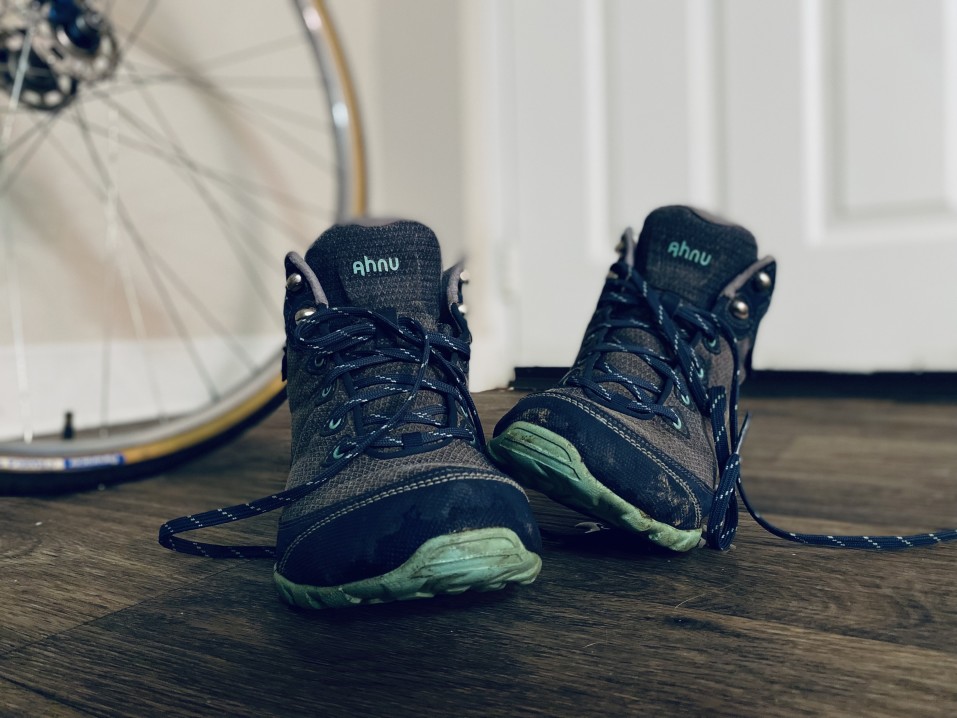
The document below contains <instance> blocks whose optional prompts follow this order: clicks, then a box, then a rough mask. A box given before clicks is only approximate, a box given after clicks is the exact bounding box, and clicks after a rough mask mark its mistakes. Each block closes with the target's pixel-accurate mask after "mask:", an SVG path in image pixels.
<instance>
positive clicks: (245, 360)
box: [51, 140, 255, 372]
mask: <svg viewBox="0 0 957 718" xmlns="http://www.w3.org/2000/svg"><path fill="white" fill-rule="evenodd" d="M51 146H52V147H53V148H54V149H56V150H57V152H58V153H59V154H60V156H61V157H62V158H63V159H64V161H65V162H66V164H67V165H68V166H69V167H70V169H72V170H73V171H74V172H75V173H76V174H77V175H78V176H79V177H80V179H81V180H82V181H83V185H84V186H85V187H86V188H87V189H88V190H89V191H90V192H92V193H93V195H94V196H95V197H96V198H97V200H98V201H101V202H102V201H104V200H105V195H104V193H103V190H102V188H101V187H100V186H99V185H98V184H97V183H96V181H95V180H93V179H92V178H91V177H90V176H89V175H88V174H87V173H86V172H85V171H84V170H83V168H82V167H80V166H79V165H78V164H77V162H76V160H74V159H73V158H72V157H71V156H70V155H69V153H68V152H67V150H66V148H65V147H64V146H63V145H62V144H61V143H59V142H58V141H56V140H54V141H52V142H51ZM94 151H95V148H94ZM94 164H97V163H96V162H94ZM117 215H118V217H119V219H120V224H121V225H122V226H123V229H125V230H126V231H127V232H128V233H129V235H130V236H131V238H133V239H134V240H135V241H134V246H135V248H136V249H137V252H138V254H139V255H140V259H141V261H142V262H143V264H144V265H145V266H146V267H147V269H148V271H151V270H152V269H153V268H154V267H158V268H159V270H160V272H161V273H162V275H163V276H165V278H166V281H167V282H169V283H170V284H171V285H172V286H173V288H174V289H176V291H177V292H178V293H179V295H180V296H181V297H182V298H183V301H185V302H186V303H187V304H188V305H189V306H190V307H191V308H192V310H193V311H194V312H196V316H197V317H199V318H200V319H202V320H203V322H204V323H205V324H206V326H207V328H209V329H210V330H212V332H213V333H214V334H216V335H217V336H219V337H220V338H221V339H222V340H223V341H224V342H225V343H226V344H227V346H229V347H230V349H231V350H232V352H233V355H234V356H235V357H236V359H237V360H239V361H240V362H241V363H242V364H243V365H244V366H245V367H246V368H247V369H248V370H249V371H250V372H252V371H253V370H254V369H255V362H254V361H253V360H252V358H251V357H250V356H249V354H248V353H247V352H246V350H245V349H244V348H243V346H242V344H240V342H239V340H238V339H237V338H236V336H235V334H234V333H232V332H230V331H229V330H228V329H227V328H226V327H225V326H224V325H223V324H222V323H221V322H219V321H218V320H217V319H216V317H215V315H214V313H213V312H212V311H211V310H210V309H209V308H208V307H207V306H206V305H205V304H204V303H203V302H202V300H201V299H199V298H198V297H197V296H196V294H195V293H194V292H193V291H191V290H190V288H189V286H188V284H187V283H186V282H185V281H184V280H183V279H182V278H181V277H179V275H178V274H177V273H176V271H175V270H174V269H173V268H172V267H171V266H170V265H169V264H168V263H167V262H166V260H165V259H163V257H162V256H161V255H158V254H153V253H152V252H151V251H150V250H149V246H148V244H147V243H146V241H145V240H144V239H143V235H142V233H141V232H140V231H139V230H138V229H137V228H136V226H135V224H134V223H133V221H132V219H131V218H130V216H129V213H128V211H127V210H126V207H125V206H124V202H123V200H122V198H120V199H119V200H118V201H117ZM154 276H155V277H159V275H158V274H156V275H153V274H151V280H152V278H153V277H154ZM154 286H155V283H154ZM165 291H166V290H165V287H164V289H162V290H160V289H157V293H158V294H164V293H165ZM164 309H166V310H167V314H168V316H169V318H170V321H171V323H173V324H174V325H175V323H176V320H175V319H173V317H172V315H171V314H170V313H169V311H168V307H164ZM174 310H175V307H174Z"/></svg>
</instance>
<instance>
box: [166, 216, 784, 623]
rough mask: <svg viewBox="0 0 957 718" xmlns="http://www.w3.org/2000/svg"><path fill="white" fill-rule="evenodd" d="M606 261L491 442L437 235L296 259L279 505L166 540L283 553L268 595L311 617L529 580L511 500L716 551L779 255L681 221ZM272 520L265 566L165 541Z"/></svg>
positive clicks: (726, 539) (647, 232)
mask: <svg viewBox="0 0 957 718" xmlns="http://www.w3.org/2000/svg"><path fill="white" fill-rule="evenodd" d="M617 249H618V260H617V261H616V262H615V264H614V265H613V266H612V267H611V271H610V272H609V274H608V278H607V279H606V282H605V286H604V289H603V291H602V293H601V297H600V298H599V300H598V307H597V309H596V310H595V313H594V316H593V317H592V320H591V322H590V324H589V326H588V329H587V330H586V333H585V337H584V339H583V341H582V344H581V350H580V351H579V353H578V357H577V359H576V360H575V363H574V365H573V366H572V367H571V369H570V370H569V371H568V373H567V374H566V375H565V376H564V378H563V379H562V380H561V382H560V384H559V386H558V387H556V388H554V389H550V390H548V391H545V392H541V393H537V394H532V395H529V396H527V397H525V398H523V399H522V400H520V401H519V402H518V404H517V405H516V406H515V407H514V408H513V409H512V410H511V411H510V412H508V414H507V415H506V416H505V417H504V418H503V419H502V420H501V421H500V422H499V424H498V425H497V426H496V427H495V431H494V438H493V439H492V440H491V441H490V442H488V444H487V445H486V441H485V438H484V436H483V432H482V429H481V424H480V421H479V417H478V414H477V412H476V409H475V405H474V403H473V401H472V398H471V396H470V395H469V392H468V388H467V379H468V360H469V342H470V335H469V332H468V328H467V325H466V322H465V319H464V316H463V313H462V295H461V285H462V283H463V278H462V267H461V266H460V265H459V266H455V267H452V268H451V269H449V270H447V271H445V272H443V271H442V266H441V257H440V251H439V244H438V241H437V239H436V237H435V235H434V233H433V232H432V231H431V230H429V229H428V228H427V227H425V226H423V225H421V224H419V223H416V222H411V221H387V222H377V221H366V220H356V221H355V223H353V224H344V225H336V226H334V227H332V228H331V229H329V230H328V231H326V232H325V233H324V234H323V235H322V236H321V237H320V238H319V239H318V240H317V241H316V242H315V243H314V244H313V246H312V247H311V248H310V249H309V251H307V252H306V255H305V257H304V258H303V257H300V256H299V255H297V254H295V253H291V254H290V255H289V256H288V257H287V258H286V275H287V282H286V300H285V308H284V313H285V322H286V333H287V345H286V356H285V362H284V372H285V374H286V377H287V382H288V384H287V392H288V396H289V408H290V411H291V413H292V462H291V468H290V473H289V479H288V483H287V488H286V491H284V492H282V493H280V494H276V495H274V496H272V497H267V498H266V499H263V500H260V501H259V502H252V503H250V504H245V505H241V506H238V507H231V508H229V509H222V510H218V511H214V512H208V513H207V514H200V515H197V516H192V517H184V518H183V519H179V520H177V521H178V523H177V521H173V522H170V523H168V524H166V525H165V526H164V527H163V529H162V530H161V535H160V541H161V543H163V544H164V545H167V546H169V547H171V548H176V549H178V550H183V551H188V552H191V553H202V554H204V555H212V556H271V555H274V556H275V559H276V563H275V570H274V578H275V582H276V585H277V587H278V589H279V593H280V595H281V596H282V597H283V598H284V599H285V600H287V601H288V602H290V603H292V604H295V605H297V606H303V607H323V606H342V605H350V604H359V603H374V602H382V601H390V600H396V599H407V598H419V597H428V596H434V595H436V594H451V593H459V592H462V591H466V590H468V589H473V590H494V589H498V588H501V587H503V586H505V585H506V584H508V583H519V584H527V583H530V582H531V581H533V580H534V579H535V577H536V576H537V575H538V572H539V570H540V568H541V559H540V553H541V539H540V536H539V530H538V526H537V524H536V521H535V517H534V516H533V514H532V511H531V508H530V506H529V503H528V499H527V497H526V495H525V493H524V491H523V489H522V486H525V487H529V488H533V489H537V490H540V491H542V492H543V493H545V494H547V495H548V496H550V497H551V498H553V499H555V500H556V501H559V502H561V503H563V504H566V505H568V506H571V507H573V508H575V509H577V510H579V511H582V512H584V513H586V514H588V515H590V516H593V517H595V518H596V519H598V520H599V521H601V522H603V523H605V524H607V525H608V526H611V527H617V528H619V529H624V530H627V531H631V532H637V533H639V534H642V535H644V536H646V537H647V538H648V539H649V540H650V541H652V542H654V543H656V544H660V545H661V546H665V547H667V548H670V549H674V550H676V551H686V550H689V549H692V548H694V547H696V546H698V545H699V544H700V543H701V542H702V541H707V542H710V543H712V544H713V545H715V546H719V547H724V546H727V545H728V544H729V543H730V536H732V535H733V531H734V525H735V524H736V521H737V508H736V504H734V503H733V483H732V490H731V494H732V496H731V499H732V500H731V501H728V500H727V499H728V497H725V499H724V501H723V503H722V502H721V501H720V497H718V493H719V491H718V490H719V488H720V487H721V484H722V479H723V478H724V479H725V483H727V477H728V476H729V472H730V473H731V474H733V473H734V471H735V470H736V463H737V453H736V449H737V447H736V443H737V441H738V434H739V431H738V426H737V419H736V411H735V410H736V406H735V405H736V401H737V392H738V386H739V384H740V382H741V381H742V380H743V378H744V375H745V371H746V368H747V366H748V361H749V358H750V355H751V351H752V348H753V345H754V340H755V336H756V333H757V330H758V326H759V324H760V322H761V318H762V317H763V316H764V314H765V312H766V311H767V309H768V305H769V303H770V300H771V295H772V292H773V289H774V267H775V265H774V261H773V260H772V259H770V258H766V259H758V254H757V245H756V242H755V239H754V237H753V236H752V234H751V233H750V232H748V231H747V230H746V229H744V228H742V227H740V226H737V225H733V224H729V223H726V222H724V221H722V220H719V219H717V218H715V217H712V216H709V215H706V214H704V213H703V212H700V211H697V210H694V209H691V208H688V207H680V206H673V207H663V208H661V209H658V210H655V211H654V212H652V213H651V214H650V215H649V216H648V218H647V220H646V222H645V225H644V228H643V229H642V232H641V234H640V236H639V237H638V238H637V239H636V237H635V235H634V233H633V232H632V230H631V229H628V230H626V231H625V233H624V236H623V237H622V239H621V242H620V244H619V245H618V248H617ZM719 504H720V505H719ZM279 507H282V508H283V509H284V510H283V515H282V518H281V520H280V524H279V533H278V538H277V546H276V547H275V550H274V552H273V550H272V549H271V548H270V547H220V546H216V545H210V544H203V543H198V542H195V541H188V540H185V539H182V538H180V537H178V536H176V534H178V533H181V532H182V531H184V530H193V529H196V528H200V527H203V526H209V525H213V524H215V523H222V522H224V521H227V520H232V519H236V518H244V517H245V516H247V515H255V514H258V513H263V512H264V511H269V510H272V509H274V508H279ZM731 513H733V514H734V515H733V517H730V514H731ZM726 517H730V518H728V519H727V520H726ZM722 534H723V536H722Z"/></svg>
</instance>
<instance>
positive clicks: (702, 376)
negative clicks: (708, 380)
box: [695, 366, 704, 379]
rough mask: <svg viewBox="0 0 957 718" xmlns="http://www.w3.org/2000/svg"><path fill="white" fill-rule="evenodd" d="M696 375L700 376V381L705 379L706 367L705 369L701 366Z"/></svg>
mask: <svg viewBox="0 0 957 718" xmlns="http://www.w3.org/2000/svg"><path fill="white" fill-rule="evenodd" d="M695 373H696V374H697V375H698V378H699V379H704V367H703V366H699V367H698V371H697V372H695Z"/></svg>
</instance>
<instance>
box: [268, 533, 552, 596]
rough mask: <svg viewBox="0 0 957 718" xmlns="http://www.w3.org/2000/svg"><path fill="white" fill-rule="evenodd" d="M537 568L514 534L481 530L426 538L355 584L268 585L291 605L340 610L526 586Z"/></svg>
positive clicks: (279, 582) (284, 582) (538, 564)
mask: <svg viewBox="0 0 957 718" xmlns="http://www.w3.org/2000/svg"><path fill="white" fill-rule="evenodd" d="M541 568H542V560H541V558H540V557H539V556H538V555H537V554H535V553H533V552H531V551H529V550H528V549H526V548H525V546H524V544H522V541H521V539H519V538H518V536H517V535H516V534H515V532H514V531H512V530H511V529H506V528H485V529H473V530H471V531H462V532H459V533H453V534H446V535H445V536H436V537H435V538H431V539H429V540H428V541H426V542H425V543H423V544H422V545H421V546H420V547H419V548H418V550H416V552H415V553H414V554H412V556H411V557H410V558H409V559H408V560H407V561H406V562H405V563H403V564H402V565H401V566H399V567H398V568H395V569H393V570H392V571H389V572H388V573H385V574H382V575H381V576H375V577H373V578H367V579H363V580H361V581H354V582H352V583H346V584H342V585H340V586H310V585H306V584H298V583H293V582H292V581H290V580H289V579H287V578H285V577H284V576H282V575H281V574H280V573H279V572H278V571H276V570H274V571H273V580H274V581H275V583H276V588H277V589H278V591H279V595H280V596H281V597H282V598H283V599H284V600H285V601H286V602H287V603H290V604H292V605H294V606H299V607H300V608H341V607H344V606H357V605H362V604H370V603H388V602H390V601H407V600H411V599H415V598H432V597H434V596H438V595H443V594H445V595H451V594H458V593H464V592H465V591H469V590H472V591H497V590H498V589H501V588H504V587H505V585H506V584H509V583H517V584H520V585H527V584H529V583H531V582H532V581H534V580H535V578H536V576H538V573H539V571H541Z"/></svg>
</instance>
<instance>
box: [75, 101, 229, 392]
mask: <svg viewBox="0 0 957 718" xmlns="http://www.w3.org/2000/svg"><path fill="white" fill-rule="evenodd" d="M77 118H78V119H79V120H80V126H81V130H82V135H83V140H84V143H85V145H86V148H87V151H88V153H89V155H90V159H91V160H92V162H93V165H94V166H95V167H96V169H97V172H98V173H99V175H100V184H101V185H103V184H106V182H107V180H106V168H105V167H104V164H103V160H102V158H101V157H100V155H99V151H98V150H97V149H96V146H95V145H94V144H93V140H92V137H91V136H90V133H89V132H87V131H85V129H84V128H83V124H82V118H81V117H80V116H79V113H78V117H77ZM100 192H101V193H102V189H100ZM103 199H105V197H103ZM117 216H118V217H119V218H120V221H121V222H122V224H123V226H124V228H125V229H126V231H127V232H128V233H129V234H130V236H131V237H132V238H133V239H134V245H135V246H136V247H137V250H138V251H139V250H140V248H141V247H142V246H144V245H145V242H143V240H142V236H141V235H140V233H139V231H138V230H137V229H136V226H135V225H134V223H133V221H132V220H131V219H130V217H129V216H128V215H127V213H126V210H125V207H124V206H123V203H122V202H121V201H120V200H117ZM150 259H151V257H149V256H147V257H146V258H145V260H144V262H143V263H144V266H145V267H146V270H147V273H148V274H149V276H150V279H151V281H152V283H153V287H154V288H155V289H156V292H157V295H158V296H159V298H160V302H161V304H162V306H163V309H164V310H165V311H166V315H167V317H168V318H169V320H170V322H171V323H172V325H173V328H174V330H175V331H176V333H177V335H178V336H179V338H180V341H181V342H182V343H183V347H184V348H185V349H186V352H187V354H188V355H189V357H190V360H191V361H192V363H193V366H194V368H195V369H196V373H197V375H198V376H199V377H200V379H201V381H202V382H203V384H204V385H205V387H206V391H207V394H208V395H209V398H210V400H212V401H216V400H217V399H219V391H218V390H217V388H216V384H215V382H214V381H213V378H212V375H211V374H210V373H209V369H208V368H207V367H206V364H205V363H204V362H203V360H202V357H201V356H200V354H199V351H198V350H197V349H196V345H195V342H193V339H192V337H191V336H190V334H189V331H188V330H187V328H186V323H185V322H184V321H183V317H182V315H181V314H180V313H179V311H178V310H177V309H176V305H175V304H174V303H173V300H172V297H171V296H170V294H169V290H168V289H167V287H166V285H165V284H164V283H163V282H162V281H161V279H160V277H159V276H158V274H157V272H156V267H155V265H154V263H153V262H151V261H149V260H150Z"/></svg>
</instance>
